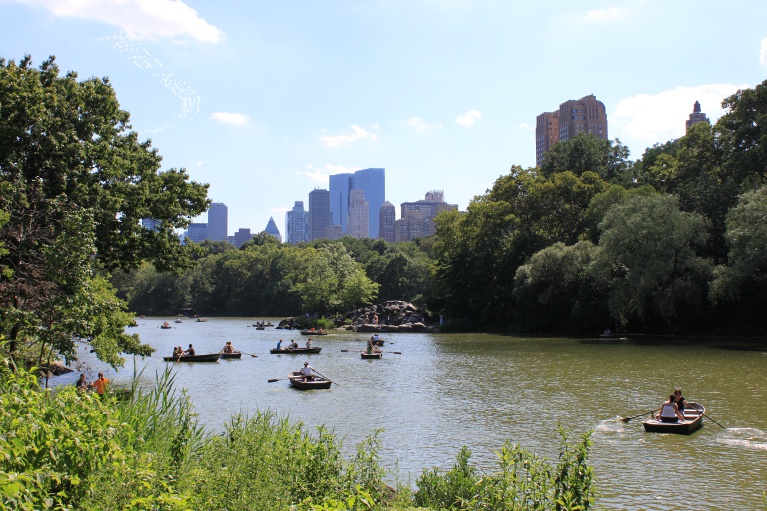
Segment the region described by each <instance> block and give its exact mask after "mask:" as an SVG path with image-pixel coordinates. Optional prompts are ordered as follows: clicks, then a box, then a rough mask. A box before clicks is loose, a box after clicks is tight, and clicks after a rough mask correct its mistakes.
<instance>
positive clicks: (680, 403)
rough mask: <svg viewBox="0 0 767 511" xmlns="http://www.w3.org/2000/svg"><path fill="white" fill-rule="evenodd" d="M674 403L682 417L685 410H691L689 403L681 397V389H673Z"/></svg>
mask: <svg viewBox="0 0 767 511" xmlns="http://www.w3.org/2000/svg"><path fill="white" fill-rule="evenodd" d="M674 401H675V402H676V407H677V408H679V413H681V414H682V415H684V409H685V408H692V406H690V403H688V402H687V401H686V400H685V399H684V397H682V389H674Z"/></svg>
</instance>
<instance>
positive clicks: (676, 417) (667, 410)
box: [657, 394, 684, 422]
mask: <svg viewBox="0 0 767 511" xmlns="http://www.w3.org/2000/svg"><path fill="white" fill-rule="evenodd" d="M657 419H658V420H660V421H661V422H678V421H680V420H684V415H682V414H681V413H679V408H678V407H677V406H676V397H675V396H674V394H671V395H670V396H669V397H668V401H666V402H664V403H663V404H662V405H660V413H659V414H658V416H657Z"/></svg>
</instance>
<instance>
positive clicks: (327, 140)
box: [320, 124, 378, 147]
mask: <svg viewBox="0 0 767 511" xmlns="http://www.w3.org/2000/svg"><path fill="white" fill-rule="evenodd" d="M320 140H321V141H322V143H323V144H325V145H326V146H328V147H341V146H345V145H349V144H353V143H354V142H358V141H360V140H378V135H376V134H375V133H371V132H369V131H367V130H365V129H363V128H361V127H359V126H357V125H356V124H355V125H353V126H352V133H351V134H350V135H326V136H322V137H320Z"/></svg>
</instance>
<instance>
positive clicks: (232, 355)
mask: <svg viewBox="0 0 767 511" xmlns="http://www.w3.org/2000/svg"><path fill="white" fill-rule="evenodd" d="M221 358H242V352H240V351H235V352H234V353H222V354H221Z"/></svg>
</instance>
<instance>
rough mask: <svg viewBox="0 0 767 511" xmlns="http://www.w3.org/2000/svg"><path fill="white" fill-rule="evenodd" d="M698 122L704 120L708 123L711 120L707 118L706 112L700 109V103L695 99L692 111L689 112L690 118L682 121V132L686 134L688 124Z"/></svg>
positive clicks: (688, 128)
mask: <svg viewBox="0 0 767 511" xmlns="http://www.w3.org/2000/svg"><path fill="white" fill-rule="evenodd" d="M699 122H705V123H708V124H711V121H709V120H708V117H706V114H704V113H703V112H701V111H700V103H698V102H697V101H696V102H695V104H694V105H693V107H692V113H691V114H690V118H689V119H687V121H685V123H684V132H685V134H687V133H688V132H689V131H690V126H692V125H693V124H698V123H699Z"/></svg>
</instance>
